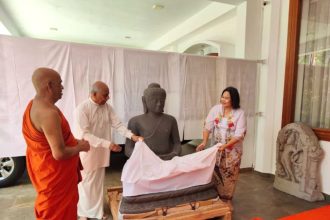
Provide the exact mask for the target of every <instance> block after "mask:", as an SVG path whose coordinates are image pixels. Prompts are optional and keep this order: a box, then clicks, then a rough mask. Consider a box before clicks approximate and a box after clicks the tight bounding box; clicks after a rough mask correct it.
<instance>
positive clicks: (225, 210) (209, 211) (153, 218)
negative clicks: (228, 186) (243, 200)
mask: <svg viewBox="0 0 330 220" xmlns="http://www.w3.org/2000/svg"><path fill="white" fill-rule="evenodd" d="M122 192H123V188H122V187H120V186H119V187H110V188H108V196H109V207H110V210H111V213H112V217H113V220H118V210H119V201H120V200H121V197H122ZM222 216H223V220H231V211H230V207H229V205H228V204H226V203H224V202H222V201H221V200H213V199H210V200H206V201H197V202H194V203H190V204H182V205H177V206H175V207H173V208H166V207H159V208H156V209H155V210H154V211H151V212H144V213H139V214H124V216H123V219H141V220H162V219H164V220H165V219H166V220H179V219H182V220H183V219H189V220H201V219H209V218H215V217H222Z"/></svg>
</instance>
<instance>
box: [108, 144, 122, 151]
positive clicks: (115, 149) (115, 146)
mask: <svg viewBox="0 0 330 220" xmlns="http://www.w3.org/2000/svg"><path fill="white" fill-rule="evenodd" d="M110 150H111V151H113V152H120V151H121V146H119V145H118V144H110Z"/></svg>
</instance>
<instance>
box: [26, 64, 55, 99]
mask: <svg viewBox="0 0 330 220" xmlns="http://www.w3.org/2000/svg"><path fill="white" fill-rule="evenodd" d="M58 78H61V77H60V74H59V73H58V72H56V71H55V70H53V69H50V68H46V67H41V68H38V69H36V70H35V71H34V72H33V75H32V83H33V86H34V88H35V90H36V92H37V93H40V92H41V91H42V90H43V89H45V88H46V87H47V85H48V83H50V82H52V81H54V80H56V79H58Z"/></svg>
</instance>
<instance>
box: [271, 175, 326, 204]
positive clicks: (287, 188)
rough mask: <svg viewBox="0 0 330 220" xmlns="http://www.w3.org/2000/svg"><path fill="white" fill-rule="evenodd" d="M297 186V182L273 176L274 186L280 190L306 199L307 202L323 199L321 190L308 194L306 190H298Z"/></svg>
mask: <svg viewBox="0 0 330 220" xmlns="http://www.w3.org/2000/svg"><path fill="white" fill-rule="evenodd" d="M299 187H300V186H299V183H294V182H292V181H288V180H286V179H283V178H280V177H278V176H275V181H274V188H276V189H278V190H280V191H282V192H285V193H288V194H290V195H293V196H296V197H298V198H301V199H304V200H307V201H309V202H315V201H321V200H324V196H323V194H322V193H321V192H319V191H316V190H314V191H313V192H312V193H311V194H308V193H306V192H303V191H300V189H299Z"/></svg>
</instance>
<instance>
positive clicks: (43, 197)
mask: <svg viewBox="0 0 330 220" xmlns="http://www.w3.org/2000/svg"><path fill="white" fill-rule="evenodd" d="M31 107H32V101H31V102H30V103H29V104H28V106H27V108H26V110H25V113H24V117H23V135H24V138H25V141H26V144H27V150H26V165H27V170H28V173H29V176H30V179H31V181H32V184H33V186H34V187H35V189H36V191H37V198H36V201H35V215H36V218H37V219H48V220H55V219H58V220H76V219H77V203H78V187H77V184H78V182H79V181H80V180H81V176H80V170H79V169H80V166H79V163H80V160H79V156H78V155H77V156H73V157H71V158H69V159H66V160H55V159H54V158H53V155H52V152H51V148H50V146H49V144H48V142H47V139H46V137H45V135H44V134H43V133H42V132H40V131H38V130H36V129H35V128H34V127H33V124H32V122H31V119H30V110H31ZM59 114H60V117H61V128H62V134H63V139H64V142H65V145H67V146H74V145H76V144H77V140H76V139H75V138H74V136H73V135H72V133H71V130H70V127H69V124H68V122H67V120H66V119H65V117H64V115H63V114H62V112H60V111H59Z"/></svg>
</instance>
